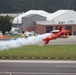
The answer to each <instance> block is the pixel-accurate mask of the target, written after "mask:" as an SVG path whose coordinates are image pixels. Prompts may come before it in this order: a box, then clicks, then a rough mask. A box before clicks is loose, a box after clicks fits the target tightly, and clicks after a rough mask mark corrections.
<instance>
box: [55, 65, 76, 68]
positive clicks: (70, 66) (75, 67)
mask: <svg viewBox="0 0 76 75" xmlns="http://www.w3.org/2000/svg"><path fill="white" fill-rule="evenodd" d="M56 67H63V68H65V67H68V68H76V66H69V65H68V66H67V65H66V66H65V65H63V66H62V65H56Z"/></svg>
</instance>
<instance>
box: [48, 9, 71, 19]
mask: <svg viewBox="0 0 76 75" xmlns="http://www.w3.org/2000/svg"><path fill="white" fill-rule="evenodd" d="M68 11H70V10H58V11H56V12H54V13H51V14H50V16H48V17H47V20H53V19H54V18H56V17H58V16H60V15H62V14H64V13H66V12H68Z"/></svg>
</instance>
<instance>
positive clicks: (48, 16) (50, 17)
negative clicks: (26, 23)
mask: <svg viewBox="0 0 76 75" xmlns="http://www.w3.org/2000/svg"><path fill="white" fill-rule="evenodd" d="M69 11H71V10H58V11H56V12H54V13H48V12H46V11H43V10H29V11H27V12H26V13H23V14H21V15H19V16H17V17H15V18H14V20H13V24H17V23H19V24H21V23H22V17H28V15H29V16H32V15H33V14H38V15H40V16H44V17H46V19H47V20H50V21H51V22H53V19H54V18H56V17H58V16H60V15H62V14H64V13H66V12H69ZM72 11H73V10H72ZM30 14H32V15H30ZM50 21H45V22H44V23H50ZM40 22H41V21H40ZM41 23H43V21H42V22H41Z"/></svg>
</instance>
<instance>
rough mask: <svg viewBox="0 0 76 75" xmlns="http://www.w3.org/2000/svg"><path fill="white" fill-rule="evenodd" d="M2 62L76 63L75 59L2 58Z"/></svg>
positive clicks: (0, 61)
mask: <svg viewBox="0 0 76 75" xmlns="http://www.w3.org/2000/svg"><path fill="white" fill-rule="evenodd" d="M0 63H76V61H73V60H0Z"/></svg>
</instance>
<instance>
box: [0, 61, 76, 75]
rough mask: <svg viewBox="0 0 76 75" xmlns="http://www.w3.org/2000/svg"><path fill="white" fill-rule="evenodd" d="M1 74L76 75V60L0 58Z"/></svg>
mask: <svg viewBox="0 0 76 75" xmlns="http://www.w3.org/2000/svg"><path fill="white" fill-rule="evenodd" d="M0 75H76V61H55V60H54V61H49V60H44V61H42V60H32V61H31V60H18V61H17V60H0Z"/></svg>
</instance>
